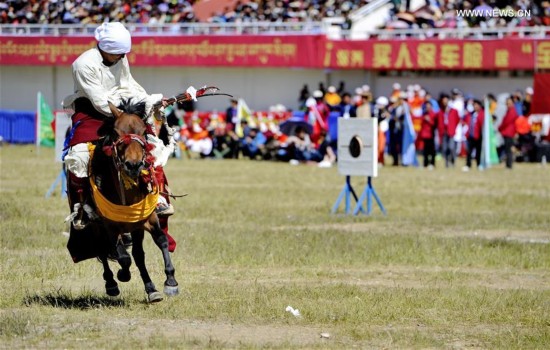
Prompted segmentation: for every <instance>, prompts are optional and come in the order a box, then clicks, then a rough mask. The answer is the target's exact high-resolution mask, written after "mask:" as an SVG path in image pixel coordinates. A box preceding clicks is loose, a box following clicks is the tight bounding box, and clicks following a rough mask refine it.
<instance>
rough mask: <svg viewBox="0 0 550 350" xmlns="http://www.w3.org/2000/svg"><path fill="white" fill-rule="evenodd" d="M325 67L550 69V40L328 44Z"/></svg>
mask: <svg viewBox="0 0 550 350" xmlns="http://www.w3.org/2000/svg"><path fill="white" fill-rule="evenodd" d="M323 66H324V67H327V68H366V69H375V70H509V69H535V68H537V69H546V68H550V40H533V39H519V38H508V39H501V40H458V39H449V40H416V39H410V40H391V41H384V40H369V41H327V42H326V44H325V50H324V58H323Z"/></svg>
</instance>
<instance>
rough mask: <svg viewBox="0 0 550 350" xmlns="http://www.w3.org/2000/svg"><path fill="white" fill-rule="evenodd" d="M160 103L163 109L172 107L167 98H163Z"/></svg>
mask: <svg viewBox="0 0 550 350" xmlns="http://www.w3.org/2000/svg"><path fill="white" fill-rule="evenodd" d="M160 102H161V103H162V107H168V105H170V103H169V102H168V98H166V97H163V98H162V100H161V101H160Z"/></svg>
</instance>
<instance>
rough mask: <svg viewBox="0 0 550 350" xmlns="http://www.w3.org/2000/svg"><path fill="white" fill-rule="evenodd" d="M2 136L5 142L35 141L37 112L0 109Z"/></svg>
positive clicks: (0, 134) (0, 132) (0, 131)
mask: <svg viewBox="0 0 550 350" xmlns="http://www.w3.org/2000/svg"><path fill="white" fill-rule="evenodd" d="M0 136H2V138H3V139H4V142H9V143H34V142H35V141H36V112H35V111H16V110H10V109H0Z"/></svg>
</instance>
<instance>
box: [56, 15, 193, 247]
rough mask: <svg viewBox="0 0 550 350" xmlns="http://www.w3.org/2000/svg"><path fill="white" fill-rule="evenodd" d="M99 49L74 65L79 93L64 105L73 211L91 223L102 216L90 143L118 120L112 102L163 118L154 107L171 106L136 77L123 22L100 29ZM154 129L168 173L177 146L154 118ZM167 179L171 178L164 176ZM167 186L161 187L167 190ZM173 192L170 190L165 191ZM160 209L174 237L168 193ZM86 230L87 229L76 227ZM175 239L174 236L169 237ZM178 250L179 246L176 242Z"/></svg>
mask: <svg viewBox="0 0 550 350" xmlns="http://www.w3.org/2000/svg"><path fill="white" fill-rule="evenodd" d="M95 38H96V39H97V41H98V45H97V46H96V47H94V48H92V49H89V50H88V51H86V52H84V53H83V54H81V55H80V56H79V57H78V58H77V59H76V60H75V61H74V63H73V65H72V68H73V79H74V93H73V94H72V95H70V96H67V97H66V98H65V99H64V101H63V106H64V107H65V108H72V109H73V110H74V114H73V115H72V117H71V119H72V124H73V127H72V130H71V134H70V135H69V140H68V149H67V154H66V156H65V159H64V160H65V165H66V168H67V170H68V188H69V205H70V209H71V210H72V211H73V213H74V214H75V216H76V215H82V216H83V217H84V216H87V219H88V220H94V219H95V218H97V214H96V213H95V210H94V208H93V205H92V204H91V201H90V198H89V196H90V183H89V178H88V176H89V174H88V163H89V158H90V156H89V149H88V145H87V143H88V142H96V141H97V140H98V139H99V136H98V134H97V131H98V129H99V128H100V126H101V125H102V124H103V121H104V119H106V118H112V117H113V115H112V112H111V110H110V108H109V105H108V103H109V102H111V103H112V104H114V105H115V106H119V105H120V104H121V103H122V102H123V101H127V100H130V99H132V100H133V101H136V102H140V101H143V102H145V108H146V115H147V116H154V117H156V118H157V119H161V118H162V113H163V112H162V108H161V109H156V108H153V105H155V104H157V105H159V104H160V105H161V106H162V107H166V106H167V105H168V104H169V102H168V99H166V98H164V97H163V96H162V94H153V95H149V94H147V92H146V91H145V89H143V87H141V86H140V85H139V84H138V83H137V82H136V81H135V80H134V78H133V77H132V75H131V73H130V66H129V64H128V59H127V58H126V54H127V53H129V52H130V49H131V46H132V40H131V36H130V32H128V30H127V29H126V28H125V27H124V26H123V25H122V24H121V23H119V22H113V23H103V24H102V25H100V26H99V27H98V28H97V29H96V30H95ZM187 92H188V93H190V95H191V97H192V98H193V99H196V96H195V89H194V88H192V87H190V88H189V89H188V90H187ZM148 124H149V125H150V126H151V128H150V132H149V133H148V135H147V141H148V142H149V143H152V144H154V145H155V148H154V150H153V151H152V153H153V156H154V157H155V158H156V162H155V166H157V169H159V170H160V171H162V166H164V165H165V163H166V161H167V159H168V157H169V155H170V154H171V153H172V151H173V144H172V143H169V144H168V145H166V146H165V145H164V143H163V142H162V141H161V140H159V139H158V138H157V137H156V135H155V132H154V126H153V125H152V118H149V119H148ZM163 178H164V179H166V178H165V176H164V177H163ZM163 185H165V184H161V186H162V187H163ZM165 192H167V191H165ZM159 198H162V200H160V201H159V205H158V206H157V215H158V216H159V217H163V216H164V217H165V219H164V220H161V227H162V229H163V231H164V232H165V233H166V234H167V235H168V232H167V231H168V225H167V219H166V217H167V216H169V215H172V214H173V212H174V210H173V207H172V206H171V204H169V197H168V195H166V193H165V196H164V197H162V196H159ZM73 226H74V227H75V228H83V227H84V226H85V225H80V226H79V225H75V222H73ZM168 237H169V239H170V238H171V237H170V236H169V235H168ZM170 243H171V244H170V245H171V246H172V249H171V250H173V249H174V248H175V242H170Z"/></svg>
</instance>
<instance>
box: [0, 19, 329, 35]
mask: <svg viewBox="0 0 550 350" xmlns="http://www.w3.org/2000/svg"><path fill="white" fill-rule="evenodd" d="M97 26H98V24H86V25H82V24H17V25H15V24H2V25H0V33H1V35H39V36H40V35H44V36H64V35H70V36H75V35H93V34H94V30H95V28H96V27H97ZM325 26H326V24H324V23H323V22H295V23H288V22H284V23H283V22H281V23H277V22H253V23H168V24H132V23H131V24H126V27H127V28H128V30H130V32H132V35H240V34H250V35H270V34H275V35H281V34H285V35H287V34H288V35H292V34H302V35H303V34H306V33H307V34H324V33H325V32H326V29H325V28H324V27H325Z"/></svg>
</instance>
